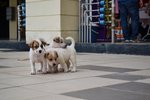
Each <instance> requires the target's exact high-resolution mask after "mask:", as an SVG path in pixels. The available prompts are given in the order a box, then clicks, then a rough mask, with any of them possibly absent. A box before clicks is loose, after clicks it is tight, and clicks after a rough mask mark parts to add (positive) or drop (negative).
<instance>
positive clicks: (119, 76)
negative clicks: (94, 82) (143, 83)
mask: <svg viewBox="0 0 150 100" xmlns="http://www.w3.org/2000/svg"><path fill="white" fill-rule="evenodd" d="M98 77H104V78H111V79H120V80H128V81H136V80H142V79H146V78H150V77H149V76H141V75H130V74H127V73H115V74H110V75H104V76H98Z"/></svg>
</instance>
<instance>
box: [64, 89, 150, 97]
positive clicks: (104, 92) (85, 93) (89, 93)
mask: <svg viewBox="0 0 150 100" xmlns="http://www.w3.org/2000/svg"><path fill="white" fill-rule="evenodd" d="M62 95H66V96H71V97H76V98H81V99H86V100H150V95H146V94H138V93H134V92H128V91H120V90H115V89H111V88H104V87H97V88H92V89H86V90H81V91H75V92H68V93H63V94H62Z"/></svg>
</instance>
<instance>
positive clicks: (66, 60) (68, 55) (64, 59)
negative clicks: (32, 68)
mask: <svg viewBox="0 0 150 100" xmlns="http://www.w3.org/2000/svg"><path fill="white" fill-rule="evenodd" d="M66 39H67V40H70V41H71V42H72V43H71V45H69V46H67V47H66V48H49V49H48V50H46V53H45V58H46V59H47V63H48V66H49V67H51V68H57V67H58V64H60V65H61V67H63V69H64V71H65V72H68V71H69V70H71V71H72V72H75V71H76V50H75V41H74V39H73V38H72V37H67V38H66ZM70 62H71V64H72V66H70ZM51 68H49V70H51Z"/></svg>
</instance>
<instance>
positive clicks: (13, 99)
mask: <svg viewBox="0 0 150 100" xmlns="http://www.w3.org/2000/svg"><path fill="white" fill-rule="evenodd" d="M45 95H48V93H44V92H40V91H34V90H30V89H26V88H22V87H15V88H7V89H1V90H0V99H1V100H28V99H30V98H34V97H38V96H39V97H40V96H45Z"/></svg>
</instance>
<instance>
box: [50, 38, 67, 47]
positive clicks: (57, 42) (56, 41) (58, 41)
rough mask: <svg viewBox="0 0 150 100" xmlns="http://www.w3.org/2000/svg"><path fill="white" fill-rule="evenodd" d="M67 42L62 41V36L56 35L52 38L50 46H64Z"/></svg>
mask: <svg viewBox="0 0 150 100" xmlns="http://www.w3.org/2000/svg"><path fill="white" fill-rule="evenodd" d="M66 46H67V44H66V43H65V41H64V38H63V37H60V36H57V37H55V38H54V39H53V41H52V43H51V44H50V47H52V48H66Z"/></svg>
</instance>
